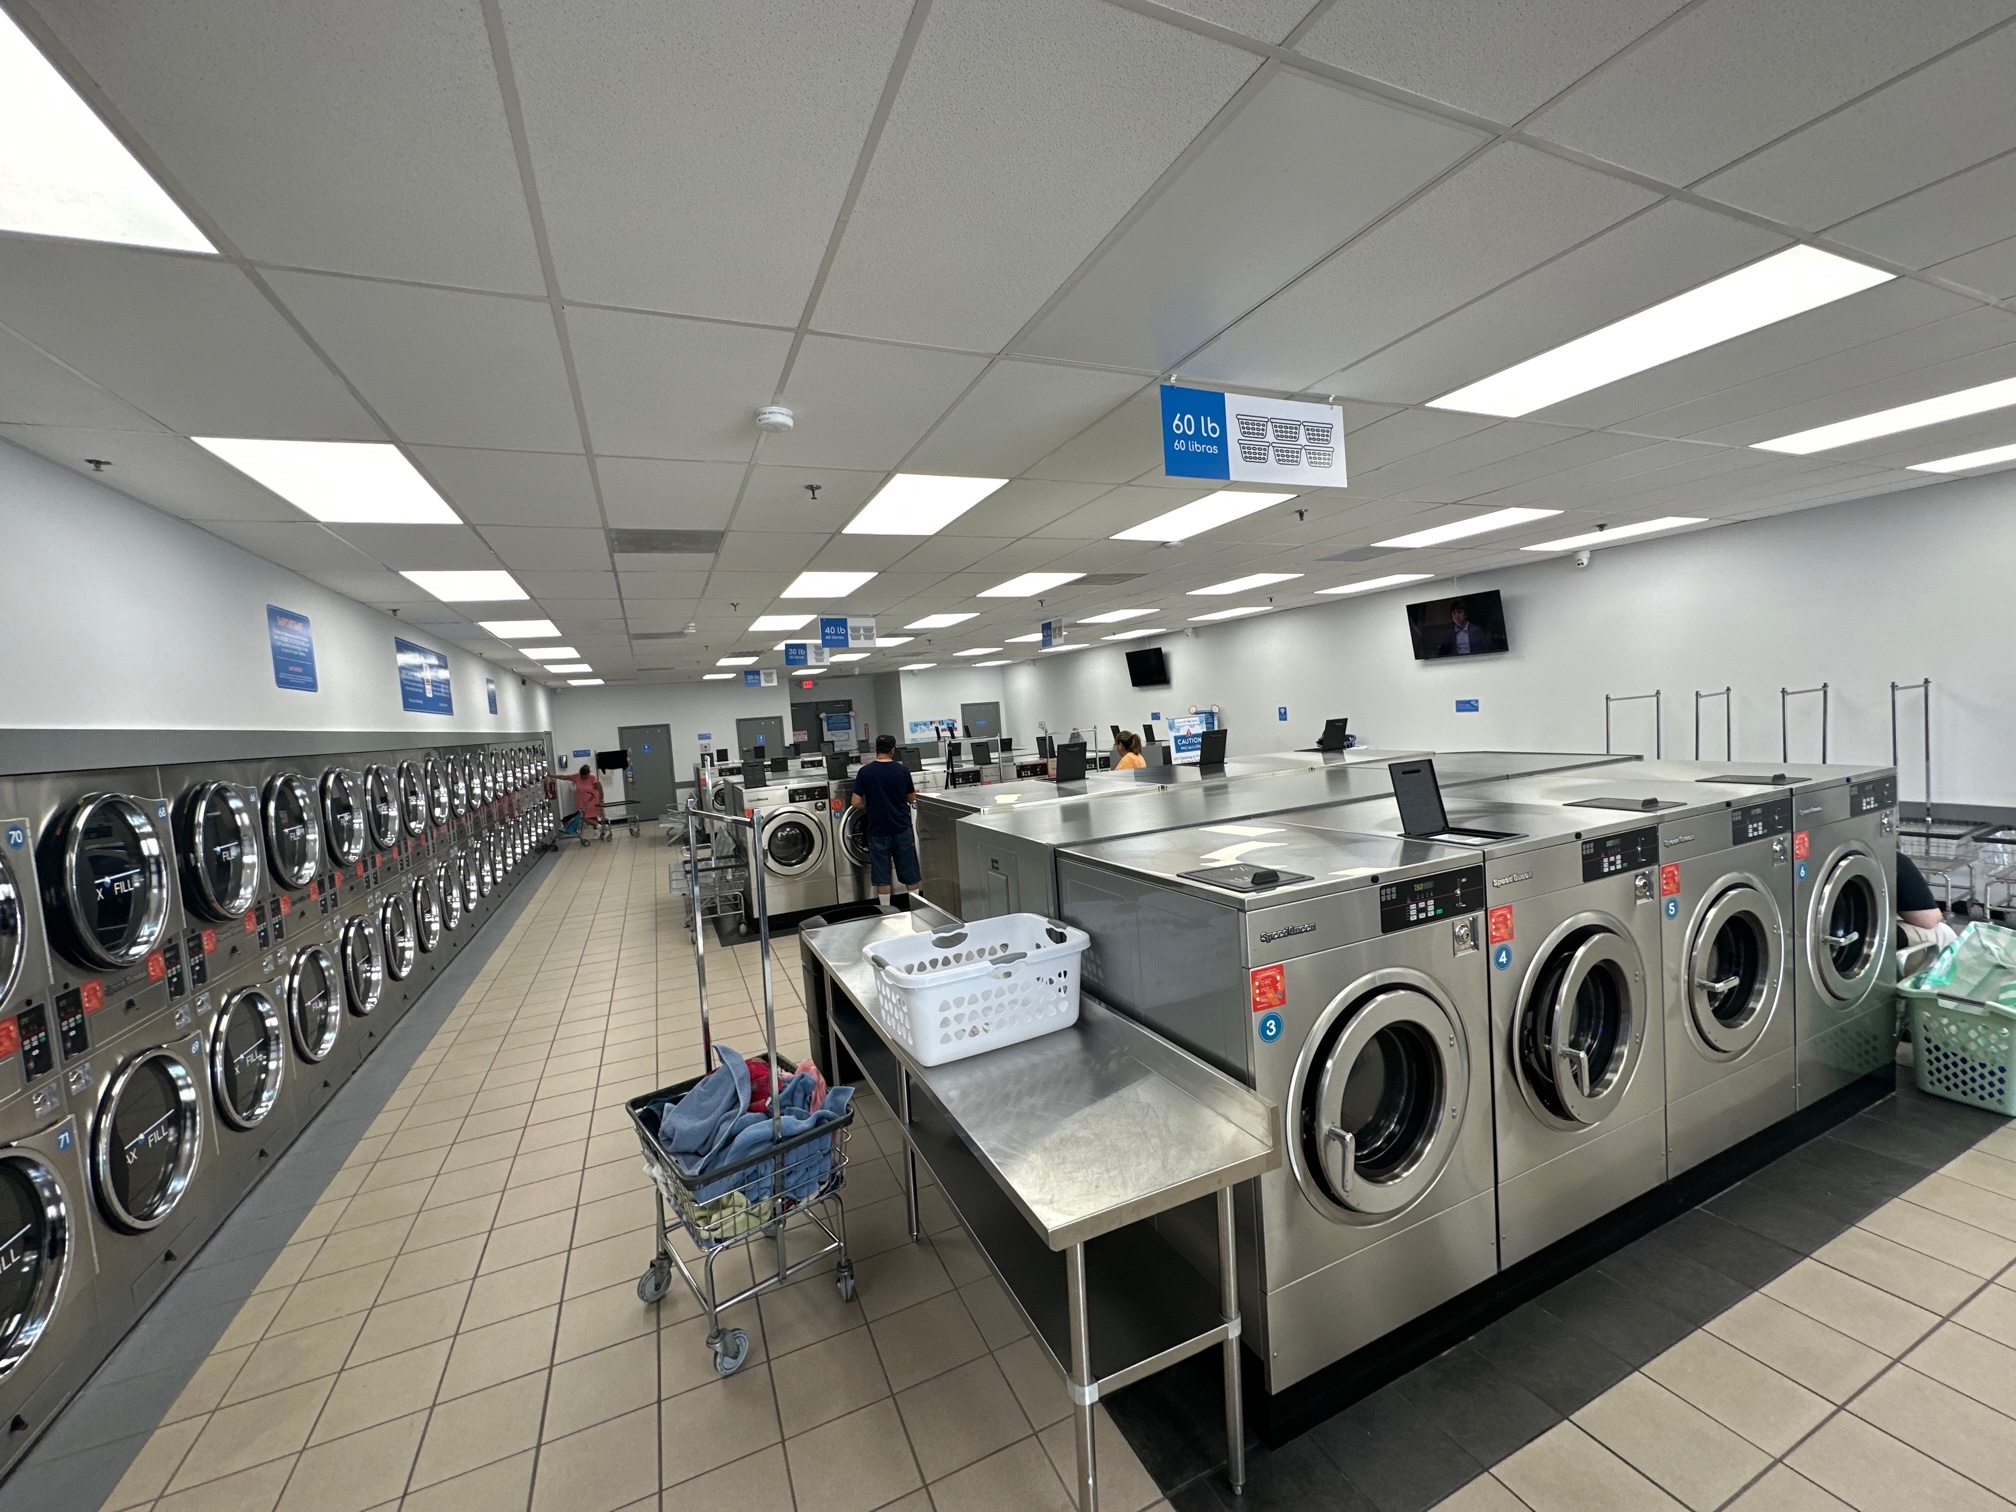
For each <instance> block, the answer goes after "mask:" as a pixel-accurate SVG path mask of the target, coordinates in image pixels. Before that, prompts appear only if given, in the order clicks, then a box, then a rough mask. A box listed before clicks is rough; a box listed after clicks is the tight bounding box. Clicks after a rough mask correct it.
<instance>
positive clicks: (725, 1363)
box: [714, 1328, 749, 1376]
mask: <svg viewBox="0 0 2016 1512" xmlns="http://www.w3.org/2000/svg"><path fill="white" fill-rule="evenodd" d="M748 1358H749V1335H747V1334H746V1333H744V1332H743V1331H742V1330H741V1329H739V1328H731V1329H729V1330H728V1331H727V1332H726V1333H724V1334H722V1335H721V1337H720V1338H719V1339H718V1340H716V1341H715V1344H714V1371H715V1374H717V1375H724V1376H731V1375H733V1374H735V1372H736V1371H738V1370H740V1369H741V1368H742V1366H743V1364H744V1363H745V1362H746V1361H747V1360H748Z"/></svg>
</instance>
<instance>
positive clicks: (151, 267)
mask: <svg viewBox="0 0 2016 1512" xmlns="http://www.w3.org/2000/svg"><path fill="white" fill-rule="evenodd" d="M0 323H4V324H6V325H8V326H11V327H13V329H14V330H16V331H18V332H19V333H20V334H21V335H23V336H25V337H27V338H28V339H29V340H30V341H32V342H34V343H35V344H36V345H37V346H39V347H41V348H42V349H43V350H44V351H47V352H50V353H52V354H54V355H55V356H56V357H57V358H58V359H60V360H61V361H63V362H65V363H67V364H68V365H69V366H71V367H73V368H76V369H77V370H78V371H79V372H81V373H83V374H84V375H85V376H86V377H88V378H90V379H91V380H92V381H93V382H95V383H99V384H102V385H103V386H104V387H105V388H108V389H110V390H111V391H112V392H113V393H115V394H117V395H118V396H119V397H120V398H121V399H124V400H125V401H126V402H127V403H129V404H132V405H136V406H138V407H139V408H140V409H142V410H144V411H146V412H147V414H149V415H151V416H152V417H153V418H154V419H156V420H158V421H159V422H161V423H162V424H163V425H166V426H168V427H169V428H170V429H171V430H176V431H180V432H181V433H182V434H184V435H197V436H298V437H303V438H314V439H318V440H350V441H377V440H382V439H384V436H383V432H381V431H380V430H379V428H378V427H377V425H375V424H374V423H373V422H372V420H371V417H370V416H369V415H367V414H366V413H365V412H364V411H363V410H362V409H361V408H359V407H358V404H357V401H356V400H355V399H353V398H351V397H350V393H349V391H348V390H347V389H345V388H344V387H343V385H342V382H341V381H340V380H339V379H338V378H337V377H336V375H335V374H334V373H332V372H330V371H329V369H328V367H327V366H325V365H324V364H323V362H322V360H321V359H320V358H318V357H317V356H316V355H315V354H314V352H313V351H312V350H311V349H310V348H309V347H308V346H307V344H306V343H305V342H303V341H302V340H301V338H300V337H299V336H297V335H296V334H295V333H294V330H293V328H292V327H291V326H289V325H288V324H287V322H286V320H285V319H284V318H283V317H282V316H281V314H280V312H279V311H278V310H275V309H274V308H273V306H272V305H271V304H269V303H268V302H267V300H266V297H265V296H264V295H262V294H261V293H260V292H259V291H258V289H256V288H255V287H254V286H253V284H252V281H251V280H250V279H248V278H247V277H246V276H245V275H244V274H243V273H241V272H239V271H238V269H236V268H234V267H232V266H231V265H230V264H229V263H224V262H219V261H217V260H216V259H215V258H209V257H189V256H182V255H174V256H171V255H168V254H165V253H160V252H145V251H139V250H135V249H132V248H125V247H108V246H96V245H89V244H85V243H80V242H57V241H36V240H33V239H30V238H26V237H13V236H9V237H0Z"/></svg>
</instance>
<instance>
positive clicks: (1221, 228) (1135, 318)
mask: <svg viewBox="0 0 2016 1512" xmlns="http://www.w3.org/2000/svg"><path fill="white" fill-rule="evenodd" d="M1483 142H1484V138H1483V137H1482V136H1481V135H1480V134H1478V133H1476V132H1472V131H1470V130H1468V129H1466V128H1463V127H1457V126H1452V125H1448V124H1446V123H1444V122H1440V121H1436V120H1434V119H1432V118H1430V117H1427V116H1423V115H1418V114H1416V113H1414V112H1412V111H1406V110H1401V109H1399V108H1397V107H1395V106H1391V105H1387V104H1384V103H1382V102H1379V101H1376V100H1369V99H1366V98H1365V97H1364V96H1362V95H1356V94H1352V93H1349V92H1348V91H1346V90H1343V89H1340V88H1338V87H1337V86H1335V85H1333V84H1330V83H1328V82H1326V81H1323V80H1320V79H1315V78H1312V77H1310V76H1309V75H1307V74H1299V73H1293V72H1288V71H1282V72H1278V73H1276V74H1275V75H1274V76H1273V77H1272V78H1271V79H1269V80H1268V81H1267V82H1266V84H1265V85H1264V86H1262V87H1261V88H1260V89H1259V90H1258V91H1257V92H1256V93H1255V94H1254V95H1253V97H1252V98H1251V99H1249V100H1247V101H1246V102H1245V103H1244V104H1243V105H1242V106H1241V107H1240V108H1239V111H1238V114H1237V115H1235V116H1234V117H1233V118H1232V120H1231V122H1230V123H1229V124H1227V125H1226V126H1225V127H1224V128H1223V129H1222V130H1221V131H1219V132H1218V134H1217V135H1216V136H1214V137H1213V138H1212V139H1211V141H1210V142H1209V143H1208V144H1207V145H1206V146H1205V147H1204V149H1203V151H1202V152H1200V153H1199V154H1198V156H1197V157H1196V158H1195V159H1194V160H1193V161H1192V162H1191V163H1190V164H1189V165H1188V166H1187V167H1185V168H1184V170H1183V172H1182V173H1181V174H1180V175H1178V177H1177V178H1176V180H1175V181H1174V182H1173V183H1171V184H1169V185H1168V186H1166V187H1165V188H1164V189H1163V190H1162V192H1161V193H1160V194H1159V195H1157V197H1156V198H1155V200H1154V201H1153V203H1152V204H1150V205H1149V207H1148V208H1147V210H1146V211H1145V212H1143V214H1142V215H1141V216H1140V217H1139V218H1138V219H1137V220H1136V221H1135V222H1134V223H1133V224H1132V225H1130V226H1129V227H1128V228H1127V230H1126V231H1125V232H1123V233H1122V234H1121V236H1120V238H1119V240H1118V241H1116V242H1115V243H1114V244H1113V245H1112V246H1110V247H1108V248H1107V249H1106V250H1105V251H1104V252H1102V253H1101V254H1100V255H1099V259H1098V261H1097V262H1095V263H1094V264H1093V265H1092V267H1091V268H1090V269H1089V270H1088V271H1087V272H1086V273H1085V274H1084V275H1083V276H1082V277H1081V278H1080V279H1079V280H1078V282H1077V283H1076V284H1074V285H1073V286H1072V288H1071V290H1070V292H1069V293H1067V294H1066V295H1065V296H1064V298H1063V299H1062V300H1061V301H1060V302H1059V303H1058V304H1057V305H1056V306H1055V307H1054V308H1053V309H1052V310H1051V311H1050V312H1049V313H1048V314H1047V315H1045V316H1044V317H1043V318H1042V320H1041V321H1039V322H1038V323H1037V325H1036V326H1035V327H1034V328H1033V329H1032V330H1031V331H1030V332H1029V334H1028V335H1027V336H1026V337H1025V338H1023V339H1022V340H1021V341H1019V342H1018V343H1017V344H1016V345H1017V348H1018V349H1019V350H1022V351H1027V352H1036V353H1042V354H1044V355H1047V356H1053V357H1062V358H1068V359H1075V360H1078V361H1084V362H1099V363H1105V364H1107V365H1109V366H1115V367H1131V368H1139V369H1143V370H1146V371H1148V372H1167V371H1169V370H1170V369H1171V368H1172V367H1174V366H1175V364H1176V363H1177V362H1178V361H1179V360H1180V359H1181V358H1183V357H1186V356H1188V355H1189V354H1190V353H1191V352H1193V351H1195V350H1196V349H1197V348H1198V347H1199V346H1200V345H1202V344H1203V343H1204V342H1206V341H1208V340H1210V339H1211V337H1213V336H1215V335H1217V334H1218V332H1220V331H1222V330H1223V329H1225V327H1227V326H1228V325H1231V324H1232V323H1233V322H1234V321H1236V320H1238V319H1239V317H1240V316H1242V315H1244V314H1245V313H1246V312H1247V311H1249V310H1251V309H1252V308H1253V307H1254V306H1255V305H1258V304H1260V303H1261V302H1263V301H1264V300H1265V299H1267V297H1268V296H1269V295H1271V294H1273V293H1274V292H1275V291H1276V290H1277V289H1279V288H1280V287H1281V286H1282V285H1283V284H1285V283H1287V282H1289V281H1290V280H1291V279H1293V278H1294V277H1296V276H1297V275H1298V274H1300V273H1301V272H1302V271H1303V270H1305V269H1306V268H1308V267H1310V266H1311V265H1312V264H1314V263H1316V262H1318V261H1319V260H1321V259H1322V258H1323V257H1325V256H1327V255H1328V254H1329V253H1331V252H1333V251H1334V250H1336V248H1337V247H1339V246H1340V245H1342V243H1343V242H1344V241H1345V240H1347V239H1348V238H1349V237H1350V236H1351V235H1353V234H1354V233H1355V232H1358V231H1360V230H1362V229H1364V227H1366V226H1367V225H1369V224H1371V222H1373V221H1374V220H1376V219H1378V217H1379V216H1381V215H1383V214H1384V213H1385V212H1386V211H1387V210H1388V209H1389V208H1391V207H1392V206H1393V205H1395V204H1397V203H1399V201H1400V200H1401V199H1403V198H1405V197H1406V196H1407V195H1409V194H1411V193H1413V192H1414V191H1415V190H1416V189H1419V188H1420V187H1421V186H1422V185H1424V184H1426V183H1427V182H1428V181H1429V180H1430V179H1432V178H1434V177H1435V176H1436V175H1437V174H1438V173H1441V172H1442V171H1443V170H1444V169H1446V168H1448V167H1449V166H1450V165H1451V164H1452V163H1454V162H1455V161H1456V160H1457V159H1458V158H1460V157H1462V156H1463V155H1464V154H1465V153H1468V152H1471V151H1474V150H1475V149H1476V148H1477V147H1479V146H1481V145H1482V144H1483ZM1318 164H1320V165H1321V166H1320V168H1319V167H1318V166H1317V165H1318ZM1319 180H1320V183H1321V186H1322V188H1321V192H1320V193H1319V192H1312V191H1314V190H1315V187H1316V184H1317V182H1318V181H1319ZM1257 226H1265V227H1266V228H1267V230H1266V234H1265V235H1264V236H1256V235H1255V234H1254V228H1255V227H1257Z"/></svg>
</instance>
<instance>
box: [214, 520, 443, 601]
mask: <svg viewBox="0 0 2016 1512" xmlns="http://www.w3.org/2000/svg"><path fill="white" fill-rule="evenodd" d="M209 528H210V527H209V526H207V525H206V526H205V527H204V529H206V530H208V529H209ZM241 544H243V543H241ZM247 549H248V550H249V549H256V548H251V547H248V548H247ZM261 554H262V555H263V553H261ZM345 560H349V561H354V562H358V563H361V564H362V565H360V566H357V567H349V568H343V567H337V568H309V569H305V570H304V569H297V570H299V571H301V575H302V576H303V577H305V578H308V579H310V580H311V581H313V582H317V583H320V584H321V585H322V586H323V587H324V588H329V589H333V590H334V591H335V592H337V593H341V594H345V595H347V596H348V597H350V598H353V599H356V600H357V602H358V603H360V604H370V605H372V606H374V607H376V608H388V607H397V608H399V609H400V610H401V611H402V615H401V617H402V618H403V617H405V612H406V611H407V610H408V607H409V606H412V605H417V604H419V603H421V602H422V601H424V600H426V598H427V595H426V594H424V593H422V592H421V591H420V590H419V589H418V588H415V587H414V586H413V585H412V584H411V583H409V582H407V581H406V579H404V578H402V577H401V576H399V574H398V573H396V572H390V571H387V570H386V569H385V568H383V567H379V566H377V565H375V564H374V563H372V562H371V561H369V560H368V559H367V558H365V557H363V556H359V555H355V554H353V555H352V556H351V557H349V558H346V559H345Z"/></svg>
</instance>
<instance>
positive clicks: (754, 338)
mask: <svg viewBox="0 0 2016 1512" xmlns="http://www.w3.org/2000/svg"><path fill="white" fill-rule="evenodd" d="M567 329H568V335H569V339H570V340H571V341H572V343H573V347H574V362H575V369H576V372H577V373H578V375H579V378H580V383H581V398H582V402H583V404H584V405H585V406H586V407H587V410H588V428H589V432H590V434H591V435H592V436H593V438H594V445H595V449H596V451H598V452H602V453H609V454H613V455H621V456H632V457H675V458H685V459H687V460H691V461H698V462H746V461H748V460H749V454H750V452H751V451H752V450H753V449H754V447H755V444H756V437H757V434H758V432H757V430H756V419H755V416H756V410H757V408H758V407H759V406H761V405H765V404H768V403H769V402H770V396H771V394H772V392H773V391H774V390H775V389H776V386H777V375H778V374H779V373H780V372H781V371H782V370H783V366H784V354H785V353H786V352H787V351H789V350H790V347H791V334H790V332H788V331H771V330H760V329H757V328H755V327H751V326H732V325H717V324H713V323H711V322H708V321H700V320H674V319H671V318H670V317H667V316H663V315H630V314H621V313H618V312H615V311H611V310H588V309H581V308H579V307H573V308H570V309H569V310H568V312H567Z"/></svg>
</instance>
